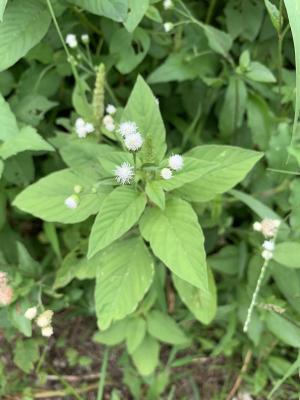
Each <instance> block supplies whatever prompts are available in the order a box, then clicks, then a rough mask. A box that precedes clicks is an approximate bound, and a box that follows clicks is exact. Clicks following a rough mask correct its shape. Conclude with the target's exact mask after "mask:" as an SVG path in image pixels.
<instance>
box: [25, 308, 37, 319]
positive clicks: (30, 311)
mask: <svg viewBox="0 0 300 400" xmlns="http://www.w3.org/2000/svg"><path fill="white" fill-rule="evenodd" d="M36 315H37V308H36V307H30V308H28V309H27V310H26V311H25V313H24V317H25V318H27V319H29V320H30V321H31V320H33V319H34V318H35V317H36Z"/></svg>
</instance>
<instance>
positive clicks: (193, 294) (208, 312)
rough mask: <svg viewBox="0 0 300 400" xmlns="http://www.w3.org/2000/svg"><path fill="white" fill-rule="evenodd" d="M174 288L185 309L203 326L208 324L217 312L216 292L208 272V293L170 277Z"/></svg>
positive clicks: (211, 275)
mask: <svg viewBox="0 0 300 400" xmlns="http://www.w3.org/2000/svg"><path fill="white" fill-rule="evenodd" d="M172 278H173V282H174V285H175V288H176V290H177V292H178V294H179V296H180V298H181V300H182V301H183V303H184V304H185V305H186V306H187V308H188V309H189V310H190V311H191V313H192V314H193V315H194V316H195V317H196V318H197V319H198V320H199V321H201V322H202V323H203V324H209V323H210V322H211V321H212V320H213V319H214V317H215V315H216V312H217V291H216V285H215V281H214V277H213V274H212V272H211V271H210V269H209V270H208V291H207V292H204V291H202V290H201V289H199V288H196V287H195V286H192V285H190V284H189V283H187V282H185V281H183V280H182V279H180V278H178V277H177V276H176V275H174V274H173V275H172Z"/></svg>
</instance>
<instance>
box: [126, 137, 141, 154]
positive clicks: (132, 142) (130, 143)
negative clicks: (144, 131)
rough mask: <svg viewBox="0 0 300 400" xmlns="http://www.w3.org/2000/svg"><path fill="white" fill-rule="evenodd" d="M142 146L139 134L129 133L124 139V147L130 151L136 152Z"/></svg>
mask: <svg viewBox="0 0 300 400" xmlns="http://www.w3.org/2000/svg"><path fill="white" fill-rule="evenodd" d="M142 145H143V138H142V136H141V134H140V133H139V132H136V133H130V134H129V135H127V136H126V137H125V146H126V148H127V149H128V150H130V151H138V150H140V148H141V147H142Z"/></svg>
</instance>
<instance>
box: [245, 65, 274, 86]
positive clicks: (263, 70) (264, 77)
mask: <svg viewBox="0 0 300 400" xmlns="http://www.w3.org/2000/svg"><path fill="white" fill-rule="evenodd" d="M245 76H246V77H247V78H248V79H251V80H252V81H255V82H263V83H274V82H276V78H275V76H274V74H273V73H272V71H270V70H269V68H267V67H266V66H265V65H263V64H261V63H260V62H257V61H253V62H251V64H250V67H249V70H248V71H247V72H246V73H245Z"/></svg>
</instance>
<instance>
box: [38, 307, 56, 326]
mask: <svg viewBox="0 0 300 400" xmlns="http://www.w3.org/2000/svg"><path fill="white" fill-rule="evenodd" d="M52 317H53V311H52V310H46V311H44V312H43V313H42V314H40V315H39V316H38V317H37V319H36V323H37V325H38V326H39V327H40V328H46V327H47V326H49V325H51V322H52Z"/></svg>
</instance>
